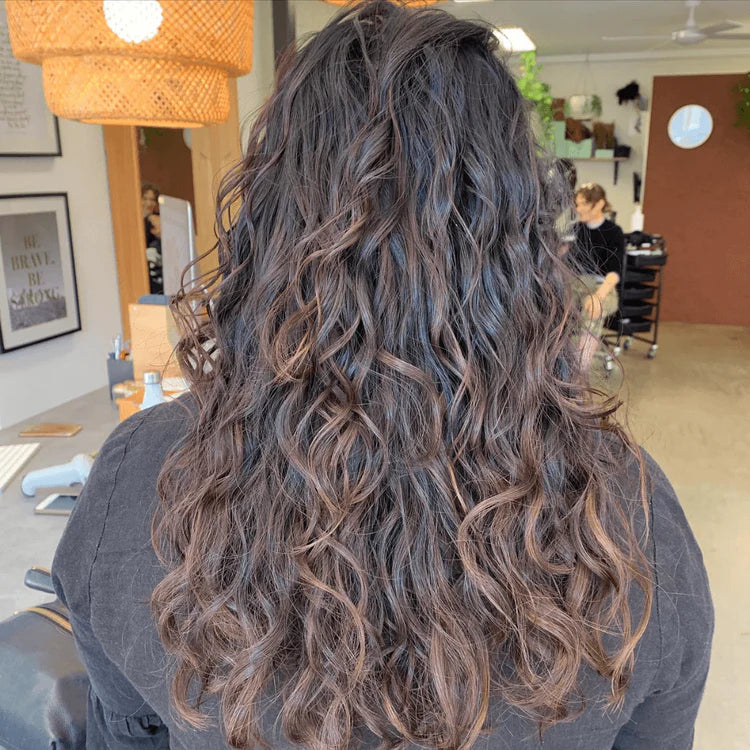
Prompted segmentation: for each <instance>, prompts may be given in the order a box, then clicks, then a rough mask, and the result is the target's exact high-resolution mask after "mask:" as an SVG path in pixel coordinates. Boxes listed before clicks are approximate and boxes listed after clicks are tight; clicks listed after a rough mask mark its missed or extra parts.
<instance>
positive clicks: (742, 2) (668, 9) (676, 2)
mask: <svg viewBox="0 0 750 750" xmlns="http://www.w3.org/2000/svg"><path fill="white" fill-rule="evenodd" d="M438 7H442V8H444V9H445V10H448V11H450V12H451V13H453V14H454V15H455V16H457V17H459V18H482V19H484V20H485V21H489V22H490V23H492V24H493V25H495V26H521V27H523V28H524V29H525V30H526V33H527V34H528V35H529V36H530V37H531V38H532V39H533V41H534V43H535V44H536V46H537V51H538V53H539V54H540V55H569V54H586V53H607V52H609V53H623V52H645V51H649V50H653V49H655V48H658V49H672V48H677V49H682V50H684V49H701V50H710V49H713V50H722V49H724V48H731V49H733V50H738V49H747V50H748V52H750V41H737V40H735V41H717V40H710V39H709V40H706V41H704V42H702V43H701V44H699V45H696V46H695V47H690V48H685V47H681V46H680V45H677V44H675V43H674V42H672V41H668V40H667V41H659V40H653V39H652V40H639V41H627V42H612V41H604V40H602V36H625V35H644V34H666V35H668V34H670V33H671V32H672V31H676V30H678V29H681V28H683V27H684V26H685V24H686V22H687V18H688V10H687V8H686V7H685V3H684V0H482V1H480V2H454V0H449V1H447V2H440V3H439V4H438ZM727 19H729V20H731V21H737V23H742V24H744V28H741V29H736V32H737V33H740V32H741V33H750V0H703V2H701V4H700V5H699V6H698V8H697V9H696V11H695V20H696V23H697V24H698V26H708V25H709V24H712V23H717V22H719V21H724V20H727Z"/></svg>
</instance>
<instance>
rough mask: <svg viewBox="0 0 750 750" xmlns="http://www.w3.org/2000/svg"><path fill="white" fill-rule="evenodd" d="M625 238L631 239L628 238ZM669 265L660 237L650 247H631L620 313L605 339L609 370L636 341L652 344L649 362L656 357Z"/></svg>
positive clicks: (612, 320)
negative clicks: (623, 351)
mask: <svg viewBox="0 0 750 750" xmlns="http://www.w3.org/2000/svg"><path fill="white" fill-rule="evenodd" d="M625 238H626V240H628V239H629V237H628V235H625ZM666 263H667V251H666V248H665V246H664V239H663V238H662V237H660V236H659V235H654V242H653V243H652V244H650V245H648V246H644V245H640V246H639V247H637V248H636V247H633V246H632V245H630V244H628V246H627V249H626V252H625V259H624V261H623V274H622V282H621V283H620V287H619V296H620V299H619V306H618V310H617V312H616V313H615V314H614V315H612V316H611V317H609V318H608V319H607V320H606V321H605V323H604V327H605V328H606V329H607V330H608V331H609V333H605V334H604V336H603V340H604V343H605V344H606V346H607V349H608V350H609V351H610V352H611V355H610V356H609V357H607V359H606V361H605V365H604V366H605V369H606V370H607V371H611V370H612V368H613V366H614V361H613V360H614V357H616V356H618V355H619V354H620V352H621V351H622V350H623V349H626V350H627V349H630V346H631V344H632V342H633V340H636V341H642V342H644V343H646V344H649V349H648V352H647V354H646V356H647V357H648V358H649V359H653V358H654V357H655V356H656V352H657V350H658V348H659V313H660V311H661V290H662V282H663V277H664V266H665V265H666Z"/></svg>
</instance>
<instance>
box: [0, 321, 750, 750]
mask: <svg viewBox="0 0 750 750" xmlns="http://www.w3.org/2000/svg"><path fill="white" fill-rule="evenodd" d="M659 344H660V346H659V352H658V355H657V357H656V359H653V360H648V359H646V358H645V357H644V355H645V352H646V350H647V348H648V347H647V345H645V344H642V343H639V342H634V343H633V347H632V349H631V350H630V351H629V352H626V353H623V354H622V355H621V358H620V359H621V364H622V368H618V369H617V370H616V371H615V372H614V373H613V375H612V377H611V378H610V379H608V380H607V381H604V380H600V381H599V382H601V383H603V384H605V387H607V388H609V389H612V388H617V387H619V386H620V385H621V384H622V381H623V372H624V386H623V387H622V394H623V397H624V401H625V406H624V408H623V410H622V411H623V418H626V419H627V420H628V422H629V425H630V428H631V430H632V432H633V434H634V435H635V437H636V439H637V440H638V441H639V442H640V443H642V444H643V445H644V446H645V447H646V449H647V450H648V451H649V452H650V453H651V454H652V455H653V456H654V457H655V458H656V460H657V461H658V462H659V463H660V464H661V465H662V467H663V468H664V470H665V472H666V473H667V476H669V478H670V479H671V480H672V483H673V484H674V486H675V489H676V490H677V494H678V496H679V498H680V500H681V502H682V504H683V507H684V509H685V513H686V515H687V517H688V519H689V520H690V523H691V525H692V527H693V530H694V532H695V535H696V537H697V539H698V542H699V543H700V545H701V547H702V549H703V555H704V559H705V562H706V567H707V569H708V574H709V578H710V580H711V586H712V590H713V596H714V604H715V608H716V635H715V639H714V649H713V658H712V666H711V672H710V675H709V679H708V686H707V688H706V695H705V698H704V701H703V705H702V708H701V713H700V716H699V717H698V726H697V729H696V740H695V750H747V748H750V712H748V711H747V704H748V702H749V701H750V680H749V679H748V674H750V586H749V585H748V580H747V579H748V573H749V572H750V431H749V430H748V426H749V425H750V329H747V328H740V327H729V326H708V325H706V326H703V325H684V324H678V323H671V324H663V326H662V330H661V333H660V342H659ZM97 394H98V395H97V396H96V397H95V398H94V402H95V406H94V413H91V411H90V409H91V406H90V405H91V403H92V399H91V397H90V396H89V397H85V398H84V399H78V400H76V401H74V402H71V403H70V404H67V405H65V406H64V407H60V408H59V409H56V410H52V411H51V412H47V413H45V414H43V415H40V416H39V418H38V419H35V420H29V421H30V422H31V421H85V422H86V423H88V424H92V422H93V421H97V423H98V424H99V425H100V426H99V427H97V428H96V429H89V430H84V431H83V432H82V433H80V434H79V435H78V436H76V437H75V438H70V439H67V440H62V439H58V440H56V441H53V443H52V444H53V445H54V451H56V455H59V456H60V459H59V460H60V461H62V460H67V458H65V459H63V456H64V455H66V454H68V453H74V452H80V451H84V450H89V451H90V450H95V449H96V448H97V447H98V445H99V444H100V443H101V440H102V439H103V438H104V436H105V435H106V434H107V432H108V431H109V430H110V429H111V428H112V427H114V425H115V424H116V422H117V414H116V411H115V410H113V408H112V407H111V405H110V403H109V400H108V398H107V393H106V390H102V391H101V392H97ZM17 429H18V428H17V427H16V428H9V429H6V430H3V431H0V443H6V442H15V441H17V438H16V434H17ZM50 445H51V443H50V440H49V439H48V440H47V441H46V442H45V446H44V448H45V451H46V452H45V453H43V452H42V451H39V452H38V453H37V454H36V456H35V457H34V459H33V463H32V464H30V465H29V468H39V467H41V466H44V465H48V464H49V463H51V462H50V461H49V460H47V459H49V458H50V456H51V455H52V454H51V453H50V452H49V451H50V450H53V448H52V447H48V446H50ZM54 462H57V459H55V461H54ZM18 483H19V480H18V479H17V480H16V481H15V482H14V483H13V484H11V486H10V487H9V488H8V489H7V490H6V492H5V493H4V494H2V495H0V507H2V509H3V520H4V523H3V534H2V537H3V544H2V545H1V546H0V619H2V618H5V617H7V616H9V615H10V614H12V612H13V610H14V609H17V608H19V607H25V606H29V605H31V604H33V603H35V602H37V601H39V600H40V598H43V597H42V596H41V595H40V594H38V593H36V592H32V591H26V590H24V589H23V586H22V579H23V572H24V570H25V569H26V568H27V567H29V566H31V565H33V564H41V565H49V563H50V562H51V560H52V555H53V553H54V547H55V545H56V543H57V540H58V538H59V536H60V533H61V532H62V529H63V526H64V520H65V519H64V518H57V517H54V516H35V515H33V512H32V508H33V505H34V503H33V502H32V501H30V500H24V499H23V498H22V497H21V495H20V490H19V489H18ZM571 750H573V749H572V748H571ZM654 750H658V749H656V748H655V749H654Z"/></svg>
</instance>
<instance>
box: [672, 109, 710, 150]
mask: <svg viewBox="0 0 750 750" xmlns="http://www.w3.org/2000/svg"><path fill="white" fill-rule="evenodd" d="M713 127H714V121H713V118H712V117H711V113H710V112H709V111H708V110H707V109H706V108H705V107H701V106H700V104H686V105H685V106H684V107H680V108H679V109H678V110H677V111H676V112H675V113H674V114H673V115H672V116H671V117H670V118H669V125H667V133H668V134H669V140H670V141H672V143H674V145H675V146H679V147H680V148H698V146H702V145H703V144H704V143H705V142H706V141H707V140H708V138H709V136H710V135H711V131H712V130H713Z"/></svg>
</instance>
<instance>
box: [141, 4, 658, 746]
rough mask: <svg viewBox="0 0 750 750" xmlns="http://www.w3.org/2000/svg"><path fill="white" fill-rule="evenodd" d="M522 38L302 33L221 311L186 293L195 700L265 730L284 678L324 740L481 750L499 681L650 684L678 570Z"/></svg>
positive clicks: (442, 24) (531, 699) (398, 22)
mask: <svg viewBox="0 0 750 750" xmlns="http://www.w3.org/2000/svg"><path fill="white" fill-rule="evenodd" d="M495 51H496V46H495V41H494V39H493V36H492V33H491V31H490V30H489V29H488V28H485V27H483V26H480V25H477V24H474V23H470V22H467V21H459V20H456V19H454V18H453V17H451V16H450V15H448V14H446V13H444V12H442V11H437V10H417V11H415V10H407V9H404V8H402V7H398V6H395V5H392V4H390V3H387V2H383V1H378V2H370V3H367V4H364V5H362V6H360V7H356V8H354V9H351V10H348V11H346V12H344V13H343V14H342V15H341V16H339V17H338V18H337V19H336V20H334V21H333V22H332V23H331V24H329V25H328V26H327V27H326V28H324V29H323V30H322V31H321V32H320V33H318V34H317V35H315V36H314V37H313V38H312V39H311V40H310V41H309V42H308V43H307V44H306V45H304V46H303V47H302V48H301V49H300V50H299V51H298V52H297V53H296V54H294V55H289V56H287V58H286V59H285V61H284V62H283V63H282V65H281V67H280V70H279V72H278V76H277V82H276V87H275V90H274V93H273V94H272V96H271V98H270V100H269V101H268V103H267V104H266V106H265V107H264V108H263V109H262V111H261V112H260V114H259V117H258V119H257V121H256V123H255V126H254V129H253V131H252V133H251V137H250V142H249V146H248V151H247V156H246V157H245V159H244V161H243V162H242V164H241V165H239V166H238V168H237V169H236V170H235V172H234V173H233V174H232V175H231V176H230V178H229V179H228V181H227V182H226V184H225V187H224V189H223V193H222V196H221V201H220V205H221V207H222V209H221V211H220V213H219V217H218V224H219V233H220V237H219V255H220V266H219V269H218V271H217V273H216V276H215V278H214V279H213V282H214V283H213V286H211V292H210V294H209V293H207V295H209V296H210V299H206V303H207V304H206V305H205V313H206V314H205V315H203V314H199V313H195V314H194V313H193V312H192V310H194V309H195V308H194V305H193V304H192V300H191V299H190V297H186V298H184V299H183V300H178V302H177V306H176V309H177V312H178V314H180V315H181V316H182V324H183V326H184V331H185V335H184V338H183V341H182V342H181V344H180V347H179V355H180V358H181V361H182V364H183V367H184V369H185V370H186V373H187V376H188V377H189V379H190V381H191V385H192V391H193V394H194V398H195V400H196V402H197V416H196V417H195V420H194V424H193V426H192V427H191V429H190V432H189V434H188V435H187V437H186V438H185V439H184V441H182V442H181V444H180V445H179V447H178V448H177V449H176V451H175V452H174V453H173V455H172V457H171V458H170V460H169V461H168V462H167V464H165V467H164V469H163V471H162V475H161V477H160V482H159V491H160V495H161V498H162V512H161V514H160V516H159V517H158V518H157V522H156V524H155V528H154V542H155V545H156V548H157V551H158V552H159V554H160V555H161V558H162V560H163V561H164V563H165V565H166V567H167V570H168V572H167V575H166V577H165V578H164V580H163V582H162V583H161V584H159V586H158V587H157V589H156V590H155V592H154V596H153V606H154V611H155V613H156V615H157V618H158V626H159V633H160V635H161V638H162V640H163V642H164V643H165V645H166V647H167V648H168V649H169V650H170V651H171V652H172V653H173V654H174V655H175V657H176V659H177V665H178V671H177V676H176V678H175V680H174V683H173V697H174V699H175V702H176V705H177V707H178V709H179V710H180V712H181V713H182V715H183V716H185V717H186V718H187V719H188V720H189V721H191V722H194V723H200V721H201V720H202V715H201V713H200V697H202V696H204V695H206V694H212V693H215V694H219V695H220V696H221V712H222V717H221V718H222V725H223V727H224V730H225V732H226V734H227V737H228V740H229V742H230V743H231V744H232V745H233V746H235V747H238V748H249V747H251V746H253V745H254V744H255V743H256V742H258V741H260V739H261V737H262V734H263V731H262V725H261V722H260V715H261V713H262V707H263V706H264V705H266V704H265V701H266V700H267V699H268V700H270V699H272V698H274V697H277V698H278V700H279V702H278V705H279V706H280V712H281V713H280V720H281V727H282V729H283V731H284V732H285V733H286V735H287V736H288V737H289V738H291V739H292V740H293V741H296V742H299V743H302V744H304V745H305V746H308V747H312V748H343V747H347V746H348V745H349V743H354V742H355V737H356V733H355V732H356V731H357V730H359V729H361V728H365V727H366V728H368V729H369V730H371V731H372V732H374V733H375V734H376V735H378V736H379V737H381V738H382V739H383V742H384V746H388V747H395V746H396V745H398V743H399V742H401V741H402V740H404V738H405V739H406V740H408V741H411V742H415V743H419V744H422V745H427V746H434V747H441V748H458V747H465V746H467V745H468V744H470V743H471V742H473V740H474V739H475V738H476V736H477V734H478V733H479V731H480V730H481V729H482V727H483V726H484V725H485V721H486V718H487V708H488V701H489V699H490V695H491V694H492V693H493V692H497V693H499V695H500V697H501V698H502V699H503V700H505V701H508V702H509V703H511V704H513V705H515V706H518V707H520V708H521V709H523V710H525V711H527V712H528V713H529V714H530V715H531V716H532V717H534V718H537V719H539V720H541V722H542V723H543V724H549V723H552V722H554V721H557V720H560V719H561V718H562V717H564V716H565V715H566V712H568V711H569V709H570V696H571V695H572V694H573V693H574V690H575V686H576V680H577V675H578V671H579V668H580V667H581V665H582V664H583V663H588V664H590V665H592V666H593V667H594V668H595V669H597V670H598V671H599V672H600V673H601V674H603V675H605V676H606V677H607V678H609V679H610V680H611V682H612V690H613V700H618V699H621V698H622V694H623V690H624V688H625V686H626V685H627V682H628V678H629V674H630V668H631V665H632V655H633V649H634V647H635V642H636V641H637V638H638V637H639V636H640V634H641V632H642V628H643V626H644V622H645V618H647V616H648V612H646V614H645V616H644V620H643V621H642V622H639V623H632V622H631V618H630V615H629V610H628V604H627V601H628V592H629V589H630V586H631V583H633V582H637V583H638V584H639V585H641V586H642V587H643V588H644V589H645V590H646V592H647V595H648V592H649V591H650V589H649V581H648V578H647V577H645V576H644V574H643V573H642V569H643V558H642V556H641V553H640V550H639V548H638V545H637V543H636V541H635V539H634V537H633V533H632V530H631V521H630V519H629V517H628V514H627V512H626V510H625V508H624V506H623V504H622V503H621V502H620V501H618V500H617V499H616V498H614V497H613V496H612V494H611V490H610V489H609V488H608V483H607V472H608V471H609V470H610V469H611V456H610V453H611V448H608V446H611V445H613V444H614V443H616V442H618V440H616V439H615V440H610V439H606V440H605V439H604V438H603V435H602V427H601V425H602V417H603V413H602V409H601V408H597V407H595V406H594V405H593V402H592V401H591V400H590V399H588V398H587V397H586V394H585V393H584V392H582V390H581V387H579V386H578V385H576V383H578V382H579V380H578V379H577V372H576V361H575V355H574V348H573V347H572V346H571V344H570V338H571V334H572V332H573V325H574V318H573V317H572V315H571V313H570V302H569V296H568V293H567V275H568V272H567V271H566V269H565V268H564V267H563V265H562V261H561V260H560V259H559V258H558V253H557V244H556V243H557V238H556V237H555V234H554V222H555V219H556V217H557V215H558V214H559V213H560V210H561V205H562V204H561V202H560V201H558V200H555V199H554V198H553V196H554V195H555V194H556V192H557V191H556V189H555V186H553V185H551V184H550V183H549V181H548V177H547V175H549V174H550V170H549V167H548V165H544V164H541V163H540V161H539V159H538V156H537V147H536V144H535V142H534V140H533V137H532V135H531V132H530V128H529V123H528V116H527V108H526V106H525V105H524V102H523V100H522V98H521V96H520V94H519V92H518V89H517V87H516V85H515V83H514V81H513V79H512V77H511V75H510V74H509V73H508V71H507V69H506V68H505V66H504V65H503V63H502V62H501V61H500V60H499V59H498V58H497V57H496V56H495ZM560 195H561V196H564V192H563V191H560ZM561 200H565V198H564V197H563V198H561ZM188 303H190V304H188ZM208 342H211V343H208ZM610 429H611V430H613V431H614V432H615V433H617V430H616V428H614V427H612V428H610ZM615 437H617V435H615ZM620 442H621V441H620ZM647 601H648V596H647ZM647 609H648V607H647ZM605 632H609V633H610V634H613V635H614V636H615V641H616V646H615V647H614V648H611V649H610V650H609V651H608V650H607V649H605V647H604V645H603V637H604V633H605ZM196 686H197V688H198V689H199V692H196ZM196 696H199V697H198V701H197V702H196V700H195V699H196Z"/></svg>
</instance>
